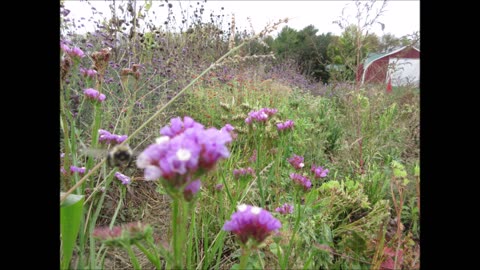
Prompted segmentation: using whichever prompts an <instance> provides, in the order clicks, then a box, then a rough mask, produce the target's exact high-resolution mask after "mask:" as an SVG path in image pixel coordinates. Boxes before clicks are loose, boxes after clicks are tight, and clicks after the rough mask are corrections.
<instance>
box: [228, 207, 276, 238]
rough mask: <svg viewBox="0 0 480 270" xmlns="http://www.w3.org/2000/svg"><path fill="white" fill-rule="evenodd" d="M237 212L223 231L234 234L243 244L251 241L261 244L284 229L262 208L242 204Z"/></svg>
mask: <svg viewBox="0 0 480 270" xmlns="http://www.w3.org/2000/svg"><path fill="white" fill-rule="evenodd" d="M237 210H238V211H237V212H235V213H233V214H232V217H231V218H230V220H228V221H227V222H225V224H224V225H223V230H225V231H230V232H232V233H234V234H235V235H236V236H237V237H238V239H239V240H240V242H242V243H243V244H246V243H247V241H248V240H249V239H252V240H254V241H255V242H256V243H258V244H260V243H261V242H263V240H265V238H267V236H269V235H270V234H271V233H272V232H277V231H278V229H280V228H281V227H282V223H280V221H279V220H278V219H276V218H274V217H273V216H272V214H270V212H268V211H267V210H264V209H262V208H260V207H257V206H251V205H246V204H242V205H239V206H238V207H237Z"/></svg>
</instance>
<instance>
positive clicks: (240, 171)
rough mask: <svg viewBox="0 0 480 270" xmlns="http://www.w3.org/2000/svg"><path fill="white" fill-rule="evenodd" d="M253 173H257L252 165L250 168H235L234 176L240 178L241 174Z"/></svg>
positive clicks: (252, 174)
mask: <svg viewBox="0 0 480 270" xmlns="http://www.w3.org/2000/svg"><path fill="white" fill-rule="evenodd" d="M247 174H249V175H251V176H254V175H255V170H253V169H252V168H251V167H248V168H246V169H245V168H240V169H234V170H233V176H234V177H235V179H238V178H240V177H241V176H244V175H247Z"/></svg>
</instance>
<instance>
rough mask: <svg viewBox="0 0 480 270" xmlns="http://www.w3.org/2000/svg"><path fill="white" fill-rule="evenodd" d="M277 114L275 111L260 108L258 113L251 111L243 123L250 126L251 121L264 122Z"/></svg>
mask: <svg viewBox="0 0 480 270" xmlns="http://www.w3.org/2000/svg"><path fill="white" fill-rule="evenodd" d="M277 112H278V110H277V109H271V108H262V109H260V110H258V111H251V112H249V113H248V117H247V118H246V119H245V123H247V124H251V123H252V121H257V122H265V121H267V119H268V117H269V116H272V115H274V114H276V113H277Z"/></svg>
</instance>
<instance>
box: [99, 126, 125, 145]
mask: <svg viewBox="0 0 480 270" xmlns="http://www.w3.org/2000/svg"><path fill="white" fill-rule="evenodd" d="M127 138H128V136H127V135H115V134H112V133H110V132H108V131H106V130H104V129H99V130H98V141H99V142H103V143H108V144H120V143H122V142H124V141H125V140H126V139H127Z"/></svg>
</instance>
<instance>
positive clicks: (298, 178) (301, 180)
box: [290, 173, 312, 191]
mask: <svg viewBox="0 0 480 270" xmlns="http://www.w3.org/2000/svg"><path fill="white" fill-rule="evenodd" d="M290 178H291V179H292V180H293V181H294V182H295V183H297V184H298V185H300V186H302V187H303V189H304V190H305V191H307V190H309V189H310V188H312V182H310V179H308V178H307V177H305V176H303V175H301V174H297V173H291V174H290Z"/></svg>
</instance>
